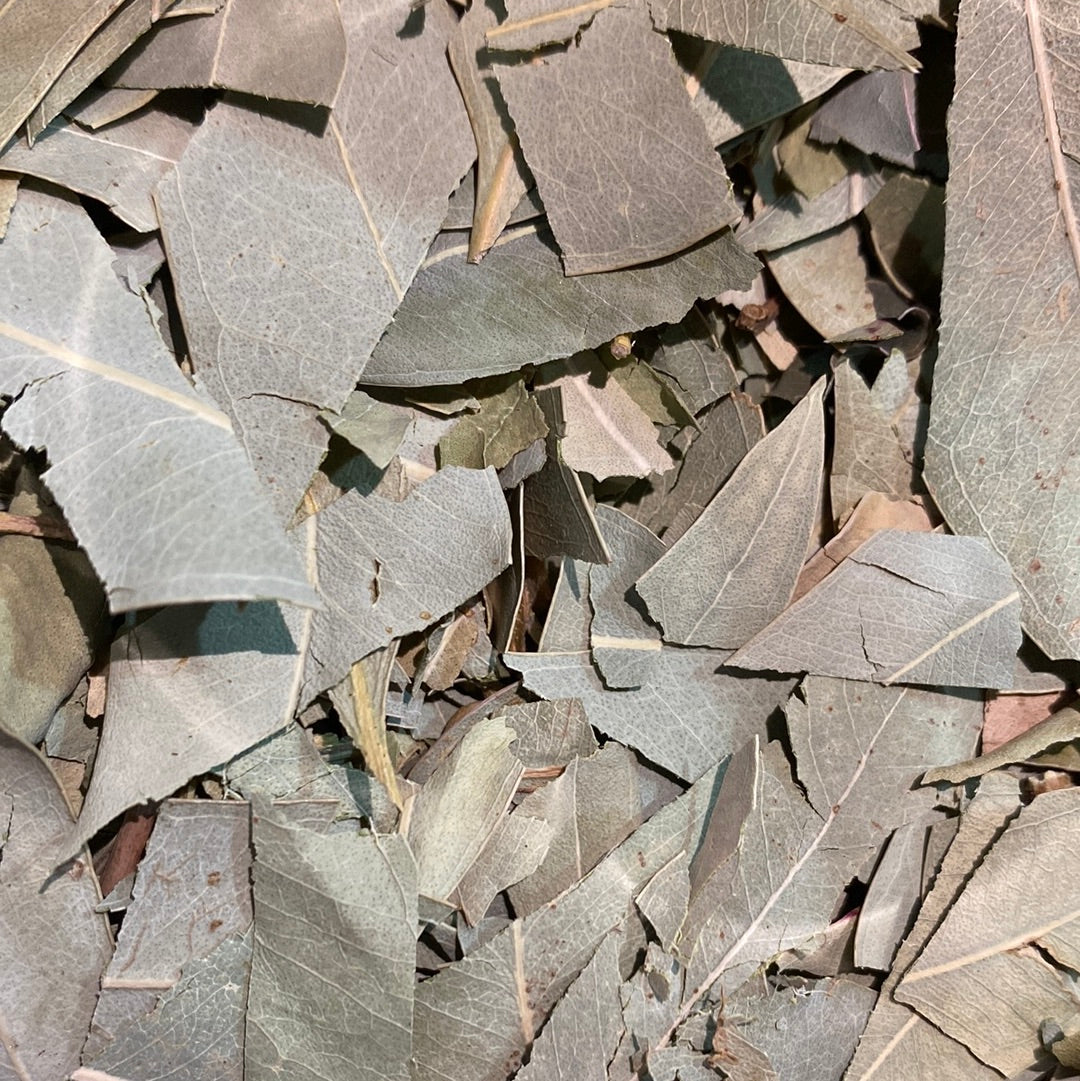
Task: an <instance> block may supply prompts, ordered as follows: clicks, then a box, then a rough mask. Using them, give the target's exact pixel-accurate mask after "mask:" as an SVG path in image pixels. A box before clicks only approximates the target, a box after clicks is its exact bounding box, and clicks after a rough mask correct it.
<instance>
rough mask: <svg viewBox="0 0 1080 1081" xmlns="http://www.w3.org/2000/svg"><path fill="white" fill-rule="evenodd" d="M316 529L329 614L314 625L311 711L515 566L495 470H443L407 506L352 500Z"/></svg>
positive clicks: (308, 674) (323, 517) (374, 498)
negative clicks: (366, 665)
mask: <svg viewBox="0 0 1080 1081" xmlns="http://www.w3.org/2000/svg"><path fill="white" fill-rule="evenodd" d="M316 523H317V524H316V528H317V532H318V541H317V544H316V549H315V555H316V559H317V562H318V567H319V581H320V584H321V589H322V594H323V599H324V601H325V602H326V607H325V609H324V610H323V611H321V612H319V613H318V618H317V619H315V620H314V621H313V623H312V630H311V652H310V654H309V656H308V660H307V666H306V669H305V673H304V689H303V694H302V700H303V701H304V702H305V703H306V702H309V701H310V700H311V699H312V698H314V697H315V695H316V694H318V693H319V692H321V691H324V690H326V688H327V687H330V686H333V685H334V684H335V683H338V682H339V681H340V680H342V679H344V677H345V675H346V674H347V673H348V671H349V668H350V667H351V665H352V664H353V662H354V661H357V660H359V659H360V658H361V657H364V656H366V655H367V654H368V653H370V652H372V650H375V649H380V648H382V647H383V646H386V645H388V644H389V642H390V641H391V639H394V638H400V637H401V636H402V635H405V634H409V633H410V632H412V631H417V630H420V629H421V628H423V627H426V626H428V625H429V624H431V623H434V622H435V621H436V620H438V619H441V618H442V617H443V616H444V615H446V613H447V612H449V611H450V610H451V609H453V608H455V607H456V606H457V605H459V604H462V603H463V602H464V601H467V600H468V599H469V598H470V597H471V596H472V595H473V594H474V593H478V592H479V591H480V590H481V589H483V588H484V586H486V585H487V584H488V582H490V581H491V580H492V579H493V578H494V577H495V576H496V575H497V574H498V573H499V572H500V571H501V570H502V569H503V568H504V567H505V566H506V565H507V564H508V563H509V562H510V542H511V532H512V530H511V525H510V514H509V512H508V510H507V508H506V499H505V498H504V497H503V493H502V489H501V488H500V487H499V480H498V478H497V477H496V475H495V470H494V469H492V468H490V467H489V468H487V469H484V470H477V469H462V468H460V467H458V466H449V467H447V468H446V469H440V470H439V471H438V472H437V473H435V474H434V476H432V477H429V478H428V479H427V480H426V481H424V482H423V484H420V485H418V486H417V487H416V488H414V489H413V490H412V491H411V492H410V493H409V495H408V496H406V497H405V499H403V500H402V501H401V502H400V503H395V502H394V501H393V500H390V499H387V498H386V497H384V496H380V495H377V494H374V493H373V494H371V495H366V496H365V495H361V494H360V493H359V492H356V491H352V492H347V493H346V494H345V495H344V496H342V497H341V498H340V499H338V500H337V501H336V502H334V503H331V504H330V506H329V507H327V508H326V509H325V510H323V511H321V512H320V513H319V514H318V516H317V518H316ZM300 528H303V526H301V527H300Z"/></svg>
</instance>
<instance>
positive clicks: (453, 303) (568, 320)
mask: <svg viewBox="0 0 1080 1081" xmlns="http://www.w3.org/2000/svg"><path fill="white" fill-rule="evenodd" d="M466 250H467V249H466V246H465V245H464V244H463V243H462V242H461V240H460V238H458V237H455V236H453V235H452V234H443V236H442V237H440V238H439V239H438V240H437V241H436V242H435V244H433V245H432V250H431V254H430V255H429V257H428V260H427V262H426V264H425V266H424V269H423V270H421V271H420V273H419V274H418V275H417V276H416V281H415V282H414V283H413V286H412V288H411V289H410V290H409V295H408V296H407V297H406V298H405V301H404V303H403V304H402V305H401V307H400V309H399V310H398V313H397V316H396V317H395V319H394V322H393V324H392V325H391V326H390V328H389V329H388V330H387V332H386V334H385V335H384V337H383V339H382V341H381V342H379V345H378V346H377V348H376V349H375V352H374V353H373V354H372V357H371V360H370V361H369V363H368V366H367V368H365V370H364V382H365V383H373V384H383V385H387V386H418V385H419V386H422V385H424V384H428V383H460V382H462V381H463V380H466V379H479V378H481V377H483V376H487V375H497V374H499V373H501V372H510V371H516V370H517V369H518V368H521V367H523V366H524V365H526V364H538V363H543V362H544V361H548V360H556V359H559V358H561V357H568V356H570V355H571V354H573V353H578V352H580V351H581V350H582V349H594V348H595V347H596V346H598V345H602V344H603V343H604V342H608V341H611V339H612V338H614V337H615V336H616V335H617V334H623V333H625V332H626V331H628V330H636V329H638V328H640V327H645V326H652V325H655V324H656V323H667V322H675V321H678V320H679V319H681V318H682V317H683V316H684V315H685V314H686V312H687V311H689V309H690V306H691V305H692V304H693V303H694V301H695V300H697V298H698V297H700V296H715V295H716V294H717V293H719V292H721V291H722V290H724V289H728V288H746V286H747V285H749V283H750V281H751V279H752V278H753V277H754V275H755V274H756V273H757V269H758V264H757V260H755V259H754V258H753V257H752V256H750V255H748V254H747V253H746V252H745V251H743V250H742V249H741V248H740V247H739V246H738V245H737V244H736V243H735V241H734V240H732V239H731V237H730V236H728V235H727V234H726V233H724V234H721V235H720V236H718V237H716V238H715V239H713V240H710V241H707V242H706V243H704V244H701V245H699V246H698V247H696V248H693V249H691V250H690V251H688V252H684V253H683V254H681V255H677V256H673V257H671V258H669V259H665V260H663V261H661V262H659V263H654V264H652V265H650V266H644V267H634V268H632V269H629V270H614V271H608V272H606V273H600V274H589V275H588V276H586V277H577V278H567V277H565V276H564V275H563V270H562V265H561V263H560V262H559V256H558V254H557V252H556V249H555V246H554V243H553V242H552V240H551V238H550V235H549V234H546V233H538V232H537V231H536V228H535V227H534V226H523V227H522V228H521V229H520V230H518V231H515V232H513V233H510V234H508V235H506V236H504V237H503V239H502V240H500V241H499V242H498V243H497V244H495V245H494V247H492V249H491V251H489V252H488V254H487V255H486V256H485V257H484V261H483V262H482V263H481V264H480V265H479V266H472V265H470V264H468V263H466V262H465V254H466Z"/></svg>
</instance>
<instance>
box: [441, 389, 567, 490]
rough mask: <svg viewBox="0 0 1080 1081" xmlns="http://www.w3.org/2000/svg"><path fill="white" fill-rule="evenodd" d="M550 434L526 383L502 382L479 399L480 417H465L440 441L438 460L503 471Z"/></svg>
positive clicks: (446, 463)
mask: <svg viewBox="0 0 1080 1081" xmlns="http://www.w3.org/2000/svg"><path fill="white" fill-rule="evenodd" d="M477 393H478V394H480V391H479V390H478V391H477ZM547 432H548V428H547V423H546V422H545V420H544V414H543V412H542V411H541V409H540V406H539V405H537V403H536V399H535V398H534V397H533V396H532V395H531V394H530V393H529V392H528V390H527V389H526V387H525V384H524V382H523V381H522V380H521V379H512V380H509V381H508V380H500V381H499V383H498V384H497V385H496V387H495V388H493V389H492V391H491V393H489V394H484V395H481V396H480V411H479V412H478V413H473V414H466V415H465V416H463V417H462V418H461V419H460V420H459V421H458V422H457V424H455V425H454V427H453V428H452V429H451V430H450V431H449V432H447V433H446V435H444V436H443V437H442V438H441V439H440V440H439V460H440V462H441V463H442V464H443V465H464V466H468V467H469V468H470V469H483V468H484V467H485V466H489V465H491V466H494V467H495V468H496V469H502V468H503V466H505V465H507V464H508V463H509V462H510V460H511V458H513V457H514V455H515V454H518V453H519V452H520V451H523V450H525V448H526V447H528V446H530V445H531V444H532V443H534V442H535V441H536V440H537V439H543V438H544V437H545V436H546V435H547Z"/></svg>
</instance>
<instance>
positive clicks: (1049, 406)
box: [926, 2, 1080, 659]
mask: <svg viewBox="0 0 1080 1081" xmlns="http://www.w3.org/2000/svg"><path fill="white" fill-rule="evenodd" d="M1040 9H1041V5H1033V4H1022V3H1019V2H1011V3H1008V4H1004V5H1002V6H997V7H995V6H986V5H969V6H968V7H967V8H965V9H963V10H962V12H961V15H960V20H959V25H958V33H959V37H958V43H957V66H956V87H957V93H956V97H955V99H954V101H953V104H952V106H951V108H950V110H949V158H950V161H951V163H952V165H951V167H950V173H949V183H948V188H947V191H946V197H947V200H948V205H949V213H948V215H947V217H946V222H945V268H944V277H943V285H942V301H941V338H940V344H939V349H938V358H937V361H936V364H935V371H934V400H933V405H932V407H931V411H930V430H929V433H928V435H927V445H926V482H927V485H928V486H929V488H930V490H931V492H932V493H933V495H934V499H935V501H936V502H937V504H938V506H939V507H940V508H941V510H942V513H943V514H944V515H945V519H946V521H947V522H948V523H949V525H950V527H951V528H952V529H953V530H954V531H955V532H958V533H975V534H983V535H985V536H986V537H987V538H988V540H989V542H990V544H991V546H992V548H993V549H994V551H995V552H997V553H999V554H1000V555H1001V556H1003V557H1004V558H1006V559H1007V560H1008V561H1009V564H1010V566H1011V567H1012V570H1013V573H1014V574H1015V576H1016V580H1017V584H1018V586H1019V588H1020V596H1021V601H1022V604H1023V621H1024V629H1025V630H1026V631H1027V633H1028V634H1029V635H1030V636H1031V637H1032V638H1033V639H1034V640H1035V642H1036V643H1037V644H1038V645H1039V646H1040V647H1041V648H1042V649H1043V650H1044V651H1045V652H1046V654H1047V655H1048V656H1049V657H1051V658H1054V659H1060V658H1065V657H1074V658H1075V657H1080V575H1078V573H1077V568H1078V566H1080V564H1078V561H1077V547H1076V530H1075V529H1074V528H1073V523H1074V522H1075V521H1076V519H1077V515H1078V510H1080V487H1078V480H1080V473H1077V471H1076V470H1075V468H1074V466H1073V461H1074V459H1075V455H1076V454H1077V451H1078V449H1080V443H1078V439H1080V432H1078V429H1077V426H1076V424H1075V423H1073V417H1074V416H1075V413H1076V409H1077V398H1076V387H1075V385H1074V383H1073V382H1072V374H1073V371H1074V368H1073V364H1074V357H1075V355H1076V349H1077V343H1078V341H1080V317H1078V316H1077V313H1076V311H1075V305H1074V304H1073V303H1072V301H1071V299H1070V298H1071V297H1072V296H1074V295H1075V294H1076V292H1077V290H1078V289H1080V236H1078V232H1077V227H1076V225H1075V217H1076V209H1075V208H1076V206H1077V199H1078V197H1080V196H1078V185H1080V166H1078V165H1077V163H1076V161H1074V160H1073V158H1071V157H1068V156H1065V155H1063V154H1062V152H1061V147H1062V139H1063V138H1064V132H1066V131H1068V130H1069V128H1068V127H1067V120H1066V117H1067V116H1068V115H1069V113H1068V110H1069V109H1070V106H1069V105H1068V102H1069V101H1070V99H1071V98H1072V97H1073V96H1074V95H1075V93H1076V89H1075V86H1076V82H1075V68H1076V63H1077V58H1078V53H1077V38H1076V36H1075V35H1074V34H1071V33H1058V32H1055V30H1054V29H1052V27H1054V25H1055V20H1056V19H1058V18H1065V17H1066V16H1065V13H1064V9H1061V10H1060V14H1059V13H1058V9H1057V5H1055V4H1051V5H1049V7H1048V9H1047V10H1046V11H1045V13H1044V14H1040ZM1051 40H1055V42H1056V43H1055V45H1054V46H1053V47H1052V46H1051V44H1050V42H1051ZM990 56H992V57H993V58H994V63H995V65H998V66H999V68H1000V77H999V78H995V79H994V80H992V83H991V84H990V85H988V86H985V87H984V86H982V85H981V83H980V80H979V74H978V73H979V72H981V71H983V70H984V65H985V64H986V62H987V58H988V57H990ZM989 117H994V118H1000V122H1001V123H1002V124H1003V126H1002V127H1000V128H999V129H998V138H996V139H994V140H991V141H989V142H988V141H987V140H986V139H985V134H986V130H987V118H989ZM997 122H998V120H997V119H995V123H997ZM1068 145H1069V146H1071V145H1072V144H1071V143H1070V144H1068ZM1002 176H1007V177H1008V178H1009V183H1008V184H1002V183H1001V182H1000V177H1002ZM1033 222H1044V223H1046V224H1045V228H1032V223H1033Z"/></svg>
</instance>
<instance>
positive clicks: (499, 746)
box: [408, 717, 539, 901]
mask: <svg viewBox="0 0 1080 1081" xmlns="http://www.w3.org/2000/svg"><path fill="white" fill-rule="evenodd" d="M513 740H514V732H513V730H512V729H510V728H507V726H506V725H505V724H503V722H502V721H501V720H499V719H498V718H497V717H489V718H488V719H487V720H483V721H481V722H480V723H479V724H477V725H476V726H475V727H474V728H473V729H472V730H471V731H470V732H469V733H468V734H467V735H466V736H465V738H464V739H463V740H462V741H461V743H459V744H458V746H457V747H456V748H455V749H454V751H453V753H452V754H451V755H450V757H449V758H448V759H447V760H446V761H445V762H443V764H442V765H440V766H439V768H438V769H437V770H436V771H435V773H434V774H433V775H432V777H431V779H430V780H428V781H427V782H426V783H425V784H424V786H423V788H421V789H420V792H419V793H418V794H417V796H416V801H415V803H414V804H413V808H412V812H411V814H410V817H409V832H408V839H409V847H410V849H411V850H412V853H413V856H414V857H415V859H416V882H417V889H418V890H419V891H420V893H421V894H423V896H425V897H431V898H434V899H435V900H441V901H446V900H448V899H449V898H450V896H451V894H453V892H454V890H455V889H456V888H457V886H458V883H459V882H460V881H461V879H462V878H463V877H464V875H465V873H466V871H468V870H469V868H470V867H471V866H472V864H473V862H474V861H475V860H476V857H477V856H478V855H479V854H480V850H481V849H482V848H483V847H484V845H485V844H486V843H487V842H488V839H489V838H490V836H491V833H492V831H493V830H494V829H495V827H496V825H497V824H498V823H499V821H500V820H501V818H502V816H503V815H504V814H505V813H506V811H507V808H508V807H509V805H510V799H511V797H512V796H513V795H514V792H515V791H516V789H517V786H518V781H520V780H521V775H522V772H523V771H524V767H523V766H522V764H521V762H520V761H519V760H518V759H517V758H516V757H515V756H514V754H513V753H512V752H511V751H510V750H509V747H510V744H511V743H512V742H513ZM535 817H539V816H535Z"/></svg>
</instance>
